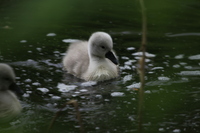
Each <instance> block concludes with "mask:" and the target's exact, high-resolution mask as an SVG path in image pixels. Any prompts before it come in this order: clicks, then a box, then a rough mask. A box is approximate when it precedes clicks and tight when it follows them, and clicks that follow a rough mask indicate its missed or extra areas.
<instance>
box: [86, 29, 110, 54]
mask: <svg viewBox="0 0 200 133" xmlns="http://www.w3.org/2000/svg"><path fill="white" fill-rule="evenodd" d="M88 47H89V55H90V57H91V56H96V57H99V58H105V55H106V53H107V52H109V51H110V50H112V48H113V41H112V38H111V37H110V35H109V34H107V33H105V32H95V33H93V34H92V35H91V36H90V39H89V46H88Z"/></svg>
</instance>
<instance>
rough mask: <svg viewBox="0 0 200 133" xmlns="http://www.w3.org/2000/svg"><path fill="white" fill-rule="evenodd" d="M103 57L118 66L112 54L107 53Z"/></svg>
mask: <svg viewBox="0 0 200 133" xmlns="http://www.w3.org/2000/svg"><path fill="white" fill-rule="evenodd" d="M105 56H106V58H108V59H109V60H111V61H112V62H113V63H114V64H115V65H118V64H119V62H118V60H117V58H116V57H115V55H114V54H113V52H111V51H108V52H107V53H106V55H105Z"/></svg>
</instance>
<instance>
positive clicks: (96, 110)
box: [0, 0, 200, 133]
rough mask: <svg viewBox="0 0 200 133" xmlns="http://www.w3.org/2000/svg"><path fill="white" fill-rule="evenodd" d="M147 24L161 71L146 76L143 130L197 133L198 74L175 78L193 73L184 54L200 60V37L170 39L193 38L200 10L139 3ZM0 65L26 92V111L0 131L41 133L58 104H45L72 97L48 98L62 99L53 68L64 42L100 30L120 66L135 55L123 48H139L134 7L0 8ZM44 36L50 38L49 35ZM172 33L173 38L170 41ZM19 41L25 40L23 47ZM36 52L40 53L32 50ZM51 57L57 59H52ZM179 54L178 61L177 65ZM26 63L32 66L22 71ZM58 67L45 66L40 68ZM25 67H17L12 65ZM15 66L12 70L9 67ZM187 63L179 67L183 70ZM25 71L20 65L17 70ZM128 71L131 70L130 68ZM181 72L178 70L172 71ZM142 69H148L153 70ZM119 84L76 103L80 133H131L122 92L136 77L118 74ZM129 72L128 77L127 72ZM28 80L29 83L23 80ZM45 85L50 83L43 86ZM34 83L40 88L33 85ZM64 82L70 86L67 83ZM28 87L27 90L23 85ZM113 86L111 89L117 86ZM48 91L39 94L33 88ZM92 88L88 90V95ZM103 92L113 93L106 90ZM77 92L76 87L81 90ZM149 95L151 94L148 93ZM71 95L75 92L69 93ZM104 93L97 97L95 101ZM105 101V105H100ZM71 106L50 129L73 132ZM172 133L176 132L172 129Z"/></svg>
mask: <svg viewBox="0 0 200 133" xmlns="http://www.w3.org/2000/svg"><path fill="white" fill-rule="evenodd" d="M145 2H146V7H147V20H148V49H147V51H149V52H150V53H153V54H155V55H156V57H155V58H153V59H151V62H150V63H152V65H153V66H150V67H149V69H150V68H151V67H163V69H161V70H155V71H153V73H152V74H147V77H148V79H147V86H146V88H145V89H146V90H147V92H146V93H145V105H144V106H145V113H144V131H145V132H157V131H162V132H173V131H179V130H178V129H180V130H181V131H183V132H184V130H185V132H188V133H189V132H193V133H195V132H198V129H199V128H198V124H199V108H200V107H199V104H198V102H199V100H200V99H199V94H200V93H199V82H198V81H199V75H197V76H195V75H190V76H180V75H177V73H180V72H181V71H184V70H188V69H187V68H189V67H187V66H191V67H192V69H189V70H188V71H192V70H199V60H189V58H188V57H189V56H192V55H197V54H199V49H198V47H199V42H200V38H199V35H198V34H196V35H195V34H194V35H189V34H188V35H186V36H176V34H180V33H186V34H187V33H199V28H198V27H199V23H200V19H199V14H200V11H199V7H200V4H199V2H198V1H197V0H191V1H187V0H184V1H183V0H182V1H170V0H168V1H155V0H152V1H145ZM0 3H1V4H0V9H1V14H0V19H1V22H0V27H1V29H0V57H1V58H0V61H1V62H7V63H10V64H11V65H13V67H14V68H15V70H16V75H17V76H18V77H20V78H19V79H17V81H18V83H19V84H20V85H21V86H22V88H25V90H26V91H31V92H32V93H30V96H29V97H26V98H21V99H20V100H21V101H22V104H23V106H24V110H23V112H22V114H21V116H19V117H17V118H15V119H14V120H13V121H12V123H11V124H10V123H5V124H4V125H1V126H0V131H1V130H2V132H6V133H9V132H41V131H45V130H46V128H47V127H48V122H49V121H50V120H51V118H52V116H53V115H54V114H55V112H56V109H58V108H59V106H58V107H57V106H55V107H54V106H53V107H51V106H50V107H49V106H47V104H55V103H57V104H58V105H62V104H63V103H64V102H65V101H67V100H70V99H72V97H71V96H69V97H62V98H61V100H52V98H51V96H50V94H53V95H55V96H60V95H61V93H60V92H58V91H57V84H58V83H59V82H62V78H63V77H62V71H61V67H58V66H59V65H60V64H59V63H60V62H61V59H62V54H61V53H64V52H65V50H66V47H67V45H68V44H66V43H64V42H62V40H63V39H85V40H87V39H88V38H89V35H90V34H91V33H92V32H94V31H99V30H101V31H106V32H108V33H110V34H111V36H112V37H113V40H114V48H115V50H116V52H117V54H118V55H119V59H120V64H121V66H123V65H124V62H125V60H123V59H122V58H121V57H122V56H126V57H128V58H129V60H131V59H134V57H133V56H132V55H131V54H132V53H133V52H136V51H127V48H128V47H132V46H133V47H135V48H136V49H138V47H139V46H140V42H141V35H140V34H141V33H140V32H141V14H140V8H139V4H138V2H137V1H131V0H127V1H121V0H117V1H116V0H110V1H105V0H101V1H97V0H87V1H80V0H79V1H78V0H77V1H76V0H74V1H67V0H60V1H56V0H48V1H47V0H43V1H41V0H35V1H33V0H29V1H25V0H22V1H13V0H10V1H5V0H4V1H1V2H0ZM48 33H56V36H53V37H48V36H46V35H47V34H48ZM170 35H172V36H170ZM21 40H27V42H26V43H21V42H20V41H21ZM38 48H39V49H41V51H40V50H38ZM55 51H58V52H59V53H58V54H57V56H56V54H55ZM180 54H183V58H182V59H175V58H174V57H175V56H177V55H180ZM28 59H32V60H34V61H35V62H36V63H38V64H37V65H36V66H35V65H33V64H32V65H27V64H26V63H27V62H26V61H27V60H28ZM48 59H50V61H49V62H50V63H52V64H55V65H58V66H51V65H50V64H47V63H45V62H44V61H45V60H48ZM19 61H24V63H21V64H20V65H16V62H19ZM13 62H14V63H15V64H12V63H13ZM184 63H185V64H184ZM23 65H24V66H23ZM133 65H134V64H133ZM174 65H176V66H177V65H178V66H180V67H179V68H175V67H173V66H174ZM148 71H152V70H151V69H150V70H148ZM122 72H124V73H122V77H121V78H120V79H118V80H117V82H119V83H118V84H117V85H114V87H113V86H111V85H101V86H97V87H92V89H93V90H95V89H96V90H101V88H104V91H105V90H107V91H105V92H104V91H103V92H102V90H101V91H100V92H99V91H97V92H94V93H91V94H82V95H81V96H85V97H86V98H85V99H84V98H81V96H77V97H75V98H76V99H78V100H79V102H80V108H81V109H82V112H81V114H82V118H83V122H84V126H85V131H88V132H106V131H110V132H114V131H115V132H124V131H127V132H137V107H138V105H137V104H138V101H137V100H138V99H137V96H138V95H137V91H129V90H127V86H129V85H130V84H133V83H138V82H139V78H138V76H137V73H136V72H135V71H132V70H126V69H125V70H123V71H122ZM132 73H133V74H132ZM128 74H130V75H131V74H132V75H133V80H134V81H128V82H125V83H123V82H122V81H123V78H124V77H125V76H126V75H128ZM162 76H163V77H168V78H169V79H170V80H169V81H160V80H158V77H162ZM26 79H31V80H32V81H31V82H30V83H29V82H24V81H26ZM49 79H50V80H49ZM32 83H40V86H34V85H32ZM66 84H68V83H66ZM28 86H30V87H28ZM116 86H117V87H116ZM39 87H45V88H48V89H49V90H50V92H49V93H47V94H43V93H42V92H40V91H38V90H37V88H39ZM88 88H90V87H86V89H88ZM109 88H110V89H111V90H109ZM78 89H81V87H79V88H78ZM115 91H120V92H124V93H125V96H124V97H114V98H113V97H111V96H110V93H112V92H115ZM149 92H150V93H149ZM72 94H74V93H72ZM96 94H98V95H102V96H103V98H102V99H100V100H99V99H98V98H94V97H95V96H96ZM105 99H106V100H108V101H106V100H105ZM73 112H74V110H73V108H72V107H69V108H68V111H66V112H65V115H63V117H61V118H59V119H58V121H57V122H56V123H55V125H54V127H53V129H52V131H57V132H66V131H68V132H79V129H78V128H76V126H78V124H77V122H76V119H75V116H74V113H73ZM175 129H177V130H175Z"/></svg>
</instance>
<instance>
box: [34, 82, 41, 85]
mask: <svg viewBox="0 0 200 133" xmlns="http://www.w3.org/2000/svg"><path fill="white" fill-rule="evenodd" d="M32 85H35V86H40V85H41V84H40V83H39V82H34V83H32Z"/></svg>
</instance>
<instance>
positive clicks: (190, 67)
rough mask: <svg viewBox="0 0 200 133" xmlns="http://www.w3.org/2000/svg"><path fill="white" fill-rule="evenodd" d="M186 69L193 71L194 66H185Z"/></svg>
mask: <svg viewBox="0 0 200 133" xmlns="http://www.w3.org/2000/svg"><path fill="white" fill-rule="evenodd" d="M184 68H185V69H192V66H185V67H184Z"/></svg>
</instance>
